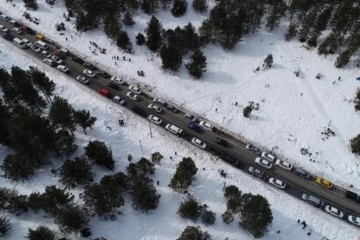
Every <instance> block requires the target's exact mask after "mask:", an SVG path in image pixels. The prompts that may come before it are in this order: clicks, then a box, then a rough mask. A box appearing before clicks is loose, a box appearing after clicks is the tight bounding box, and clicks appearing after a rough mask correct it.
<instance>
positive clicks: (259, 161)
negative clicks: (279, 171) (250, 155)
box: [255, 157, 272, 169]
mask: <svg viewBox="0 0 360 240" xmlns="http://www.w3.org/2000/svg"><path fill="white" fill-rule="evenodd" d="M255 162H256V163H257V164H259V165H260V166H262V167H264V168H267V169H271V167H272V164H271V163H270V162H269V161H268V160H265V159H263V158H261V157H257V158H255Z"/></svg>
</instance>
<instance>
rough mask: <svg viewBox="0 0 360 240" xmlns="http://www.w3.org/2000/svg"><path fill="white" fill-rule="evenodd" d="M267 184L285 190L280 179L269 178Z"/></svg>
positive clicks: (284, 185)
mask: <svg viewBox="0 0 360 240" xmlns="http://www.w3.org/2000/svg"><path fill="white" fill-rule="evenodd" d="M269 183H270V184H271V185H273V186H275V187H277V188H280V189H285V187H286V184H285V183H284V182H283V181H281V180H280V179H277V178H272V177H271V178H269Z"/></svg>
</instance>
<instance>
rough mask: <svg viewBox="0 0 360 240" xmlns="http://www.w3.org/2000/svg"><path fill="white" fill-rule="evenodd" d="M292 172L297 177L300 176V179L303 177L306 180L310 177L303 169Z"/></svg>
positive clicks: (298, 168)
mask: <svg viewBox="0 0 360 240" xmlns="http://www.w3.org/2000/svg"><path fill="white" fill-rule="evenodd" d="M294 172H295V173H296V174H297V175H299V176H302V177H304V178H306V179H308V178H309V177H310V176H309V172H308V171H306V170H305V169H303V168H300V167H297V168H295V170H294Z"/></svg>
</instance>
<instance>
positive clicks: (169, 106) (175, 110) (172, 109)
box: [166, 105, 178, 113]
mask: <svg viewBox="0 0 360 240" xmlns="http://www.w3.org/2000/svg"><path fill="white" fill-rule="evenodd" d="M166 108H167V109H169V110H170V111H172V112H174V113H177V111H178V110H177V109H176V108H175V107H174V106H172V105H167V106H166Z"/></svg>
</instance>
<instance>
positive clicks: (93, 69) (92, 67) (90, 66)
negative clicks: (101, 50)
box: [83, 62, 97, 71]
mask: <svg viewBox="0 0 360 240" xmlns="http://www.w3.org/2000/svg"><path fill="white" fill-rule="evenodd" d="M83 65H84V66H85V67H87V68H88V69H90V70H91V71H95V70H97V68H96V67H95V66H94V65H92V64H91V63H88V62H83Z"/></svg>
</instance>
